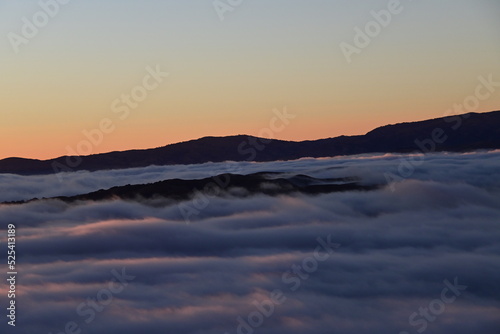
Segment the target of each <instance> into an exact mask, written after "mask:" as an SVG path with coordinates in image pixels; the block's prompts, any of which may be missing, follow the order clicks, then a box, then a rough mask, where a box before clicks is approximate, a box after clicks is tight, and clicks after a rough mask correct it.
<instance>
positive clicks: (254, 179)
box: [2, 172, 381, 205]
mask: <svg viewBox="0 0 500 334" xmlns="http://www.w3.org/2000/svg"><path fill="white" fill-rule="evenodd" d="M286 175H287V176H286V177H285V174H283V173H275V172H261V173H255V174H249V175H239V174H221V175H218V176H214V177H209V178H205V179H199V180H182V179H171V180H165V181H160V182H155V183H148V184H138V185H126V186H119V187H113V188H110V189H106V190H104V189H102V190H98V191H95V192H91V193H88V194H83V195H76V196H58V197H52V198H42V199H38V198H34V199H31V200H28V201H15V202H4V203H2V204H11V205H12V204H25V203H29V202H33V201H40V200H47V199H57V200H61V201H63V202H66V203H73V202H77V201H104V200H113V199H122V200H130V201H140V202H142V201H143V200H149V199H158V198H164V199H169V200H173V201H183V200H189V199H191V198H194V197H195V196H196V195H197V194H199V193H202V194H204V195H207V196H219V197H225V196H231V197H241V198H244V197H248V196H255V195H267V196H277V195H286V194H294V193H302V194H307V195H319V194H327V193H334V192H343V191H370V190H376V189H379V188H381V186H380V185H362V184H360V183H359V181H360V180H359V178H356V177H346V178H327V179H321V178H314V177H310V176H307V175H294V176H288V175H289V174H286Z"/></svg>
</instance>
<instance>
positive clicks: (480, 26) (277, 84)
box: [0, 0, 500, 159]
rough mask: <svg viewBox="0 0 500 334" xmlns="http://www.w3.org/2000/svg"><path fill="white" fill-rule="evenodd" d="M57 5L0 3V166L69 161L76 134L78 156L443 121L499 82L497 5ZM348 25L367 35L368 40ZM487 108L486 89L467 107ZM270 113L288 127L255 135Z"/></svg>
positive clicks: (165, 1)
mask: <svg viewBox="0 0 500 334" xmlns="http://www.w3.org/2000/svg"><path fill="white" fill-rule="evenodd" d="M54 1H55V0H44V1H41V2H38V1H27V0H26V1H6V0H0V108H1V110H0V111H1V113H0V143H1V144H0V158H5V157H11V156H16V157H26V158H37V159H48V158H54V157H57V156H61V155H66V154H68V153H69V152H70V150H71V149H72V150H73V151H77V152H78V153H79V151H78V150H77V148H78V145H79V144H80V143H81V142H82V141H84V140H89V139H88V138H87V137H86V135H85V134H84V132H85V133H87V135H89V133H90V134H91V135H89V136H90V137H91V138H93V141H91V142H92V145H91V147H90V148H88V149H87V150H84V153H86V154H95V153H101V152H109V151H115V150H126V149H133V148H151V147H158V146H163V145H166V144H169V143H174V142H179V141H185V140H190V139H195V138H200V137H203V136H226V135H235V134H249V135H259V134H262V133H266V134H267V135H268V137H269V136H272V137H274V138H278V139H285V140H306V139H318V138H325V137H334V136H338V135H354V134H364V133H366V132H368V131H369V130H371V129H373V128H375V127H377V126H381V125H385V124H391V123H397V122H405V121H416V120H423V119H428V118H435V117H441V116H443V115H444V114H445V113H446V112H447V110H449V109H450V108H452V107H453V106H454V105H455V104H461V103H463V102H464V100H465V99H466V98H467V97H469V96H471V95H474V94H475V89H476V87H477V85H478V83H479V80H478V77H480V76H483V77H488V76H492V77H493V79H494V80H496V81H500V43H499V42H500V41H499V37H498V36H500V34H499V32H500V20H498V17H500V3H499V2H498V1H496V0H476V1H465V0H442V1H439V2H436V1H431V0H428V1H426V0H421V1H416V0H413V1H411V0H401V1H400V5H399V6H397V7H391V6H390V5H389V3H390V2H388V1H379V0H370V1H350V0H338V1H334V0H330V1H326V0H308V1H305V0H302V1H298V0H273V1H269V0H267V1H266V0H252V1H250V0H243V1H241V3H240V4H239V5H236V6H234V7H229V9H231V10H227V9H228V7H227V6H228V5H227V2H225V1H221V3H222V5H221V6H226V7H218V8H219V9H218V10H217V9H216V8H215V6H214V3H213V2H212V1H211V0H186V1H178V0H177V1H174V0H161V1H160V0H148V1H130V0H128V1H127V0H121V1H111V0H109V1H97V0H85V1H83V0H71V1H62V0H60V1H61V2H63V3H64V4H62V3H59V2H54ZM65 2H67V3H65ZM233 3H234V2H233ZM54 4H56V7H55V6H54ZM42 7H45V8H46V11H48V12H50V14H51V15H50V16H49V15H47V14H44V13H43V12H41V11H42V10H43V9H42ZM220 8H225V9H226V10H221V9H220ZM389 9H391V10H393V13H392V14H390V18H387V16H385V21H384V22H383V23H384V24H383V25H382V24H379V23H376V21H375V17H374V15H373V11H374V12H376V13H381V11H383V12H382V13H386V12H388V10H389ZM389 13H391V12H389ZM379 17H382V18H384V16H383V15H381V14H380V15H379ZM33 22H34V23H33ZM35 23H36V24H37V25H38V27H37V26H36V25H35V26H31V27H30V25H32V24H35ZM356 27H357V28H359V29H360V30H361V31H365V28H367V27H368V28H369V27H371V28H372V29H375V30H371V31H370V30H369V32H370V35H371V36H372V37H370V36H368V38H369V43H365V44H368V45H364V44H359V43H358V44H356V43H355V39H356V35H357V34H358V33H357V32H356V31H359V30H355V29H356ZM33 28H34V29H33ZM358 42H359V38H358ZM365 42H366V41H365ZM346 44H349V45H351V46H352V47H356V48H357V51H356V53H355V54H351V55H350V56H349V57H346V54H345V52H343V51H342V50H343V49H342V48H341V46H342V45H344V46H345V45H346ZM351 50H352V49H351ZM155 71H156V72H157V74H156V76H155V77H156V80H155V79H154V78H153V77H152V76H151V74H150V72H155ZM146 86H147V89H146V88H145V87H146ZM132 92H135V95H134V96H136V97H138V100H132V101H130V100H129V101H128V102H124V100H121V99H122V98H123V96H127V95H128V96H130V95H133V94H132ZM499 106H500V93H499V92H498V91H496V90H495V91H494V92H492V94H491V96H489V97H488V98H487V99H482V100H481V101H480V103H479V104H478V105H477V106H476V107H475V108H474V110H476V109H477V110H476V111H478V112H482V111H491V110H498V109H500V108H499ZM276 110H280V111H281V112H283V110H286V112H287V113H289V114H291V115H294V118H293V119H290V122H288V123H289V124H286V126H285V127H279V128H275V129H274V130H273V131H271V133H269V131H267V132H266V131H264V132H263V131H262V130H263V129H266V128H269V127H270V121H271V120H272V118H273V117H274V115H275V112H276ZM82 152H83V151H82Z"/></svg>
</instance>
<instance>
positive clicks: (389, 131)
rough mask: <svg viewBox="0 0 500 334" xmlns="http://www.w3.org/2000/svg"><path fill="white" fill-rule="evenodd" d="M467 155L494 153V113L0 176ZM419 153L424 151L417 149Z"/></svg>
mask: <svg viewBox="0 0 500 334" xmlns="http://www.w3.org/2000/svg"><path fill="white" fill-rule="evenodd" d="M436 131H438V133H439V134H440V135H439V136H438V137H436V138H440V139H443V138H446V139H445V140H444V141H442V142H441V140H440V141H439V142H434V146H435V147H434V148H433V149H432V150H431V151H434V150H435V151H470V150H475V149H498V148H500V111H493V112H488V113H469V114H464V115H457V116H450V117H446V118H436V119H431V120H425V121H419V122H411V123H400V124H392V125H386V126H382V127H379V128H376V129H374V130H372V131H370V132H368V133H367V134H365V135H358V136H340V137H335V138H327V139H319V140H308V141H302V142H294V141H284V140H275V139H263V138H258V137H253V136H247V135H237V136H228V137H204V138H200V139H196V140H190V141H186V142H181V143H176V144H171V145H167V146H163V147H158V148H153V149H145V150H129V151H121V152H118V151H117V152H110V153H102V154H95V155H90V156H83V157H66V156H64V157H59V158H56V159H51V160H34V159H22V158H7V159H3V160H0V173H14V174H50V173H54V172H58V171H61V170H63V171H64V170H71V171H77V170H88V171H96V170H105V169H124V168H134V167H146V166H150V165H174V164H199V163H205V162H223V161H275V160H294V159H299V158H304V157H313V158H319V157H332V156H338V155H352V154H362V153H375V152H380V153H405V152H413V151H422V150H424V151H425V150H426V149H427V150H429V149H430V148H432V145H430V144H428V145H427V146H422V145H419V144H418V143H422V142H426V141H427V143H428V141H429V140H433V136H435V135H436ZM422 147H424V148H422Z"/></svg>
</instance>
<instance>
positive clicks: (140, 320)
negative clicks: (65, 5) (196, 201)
mask: <svg viewBox="0 0 500 334" xmlns="http://www.w3.org/2000/svg"><path fill="white" fill-rule="evenodd" d="M417 158H418V159H417ZM408 161H413V162H415V161H419V163H418V165H416V164H415V165H413V168H408V166H409V165H408ZM261 171H279V172H283V173H289V174H291V175H293V174H307V175H309V176H314V177H321V178H339V177H359V178H360V179H361V182H362V183H365V184H381V185H385V186H384V187H381V188H380V189H379V190H375V191H368V192H342V193H331V194H324V195H319V196H306V195H299V194H297V195H292V196H278V197H269V196H253V197H248V198H236V197H235V198H231V197H227V196H226V197H220V198H218V197H216V198H213V197H211V198H210V199H209V203H208V205H206V206H204V208H203V209H202V210H200V212H199V214H197V215H196V216H195V217H193V219H192V220H191V222H190V224H186V221H185V220H184V219H183V216H182V214H181V212H180V210H179V207H178V205H175V204H172V205H165V206H159V205H148V203H137V202H126V201H121V200H110V201H105V202H80V203H75V204H66V203H63V202H60V201H56V200H46V201H35V202H30V203H27V204H23V205H1V204H0V230H1V237H2V238H1V240H2V244H1V245H0V248H1V252H2V253H5V254H6V252H7V249H6V246H5V243H4V242H3V241H4V240H5V235H6V230H7V225H8V224H15V225H16V227H17V234H18V237H17V248H16V250H17V256H18V258H17V262H18V268H17V270H18V272H19V275H18V282H17V289H18V293H17V296H16V302H17V315H18V317H17V326H16V327H17V328H16V330H17V331H12V328H11V327H10V326H8V325H7V324H6V323H7V320H8V319H7V318H6V317H5V315H3V314H2V313H5V314H7V311H6V307H7V304H6V303H5V301H6V295H7V291H8V286H7V284H6V281H5V280H2V281H1V283H0V288H1V295H0V304H1V305H0V306H1V309H2V310H4V311H3V312H0V315H1V316H2V318H4V320H3V321H2V323H1V324H0V327H1V328H2V333H3V332H5V331H4V329H6V330H8V331H9V332H8V333H10V332H12V333H15V332H19V333H36V334H38V333H44V334H45V333H47V334H48V333H53V334H59V333H60V332H63V333H65V332H66V333H71V332H72V331H73V332H75V333H92V334H114V333H120V334H136V333H152V334H156V333H158V334H160V333H161V334H164V333H172V334H173V333H179V334H226V333H229V334H233V333H245V334H251V333H262V334H285V333H286V334H299V333H300V334H302V333H311V334H331V333H339V334H354V333H356V334H360V333H366V334H379V333H380V334H382V333H383V334H387V333H394V334H399V333H404V334H407V333H411V334H413V333H424V332H427V333H433V334H470V333H482V334H498V333H499V332H500V316H499V315H500V288H499V285H498V282H500V152H499V151H494V152H475V153H468V154H451V153H441V154H432V155H426V156H419V157H415V156H411V155H396V154H390V155H361V156H353V157H339V158H329V159H300V160H296V161H290V162H269V163H249V162H244V163H208V164H202V165H191V166H161V167H159V166H151V167H147V168H140V169H129V170H116V171H115V170H112V171H100V172H92V173H89V172H78V173H68V174H65V175H63V176H62V180H63V182H60V178H58V177H56V176H54V175H46V176H16V175H7V174H3V175H0V185H1V186H2V190H3V191H2V192H1V193H0V201H13V200H25V199H30V198H33V197H51V196H59V195H76V194H82V193H87V192H90V191H95V190H98V189H101V188H109V187H112V186H117V185H125V184H140V183H148V182H155V181H160V180H165V179H171V178H183V179H193V178H205V177H208V176H214V175H218V174H221V173H226V172H237V173H239V174H250V173H254V172H261ZM60 176H61V175H60ZM395 176H396V179H397V182H396V183H390V184H388V183H387V182H388V180H389V181H391V180H393V179H394V177H395ZM1 258H4V256H2V257H1ZM5 267H6V266H5ZM5 271H7V270H6V268H5ZM6 319H7V320H6ZM68 329H69V330H68ZM78 330H79V331H81V332H78Z"/></svg>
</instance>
